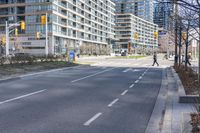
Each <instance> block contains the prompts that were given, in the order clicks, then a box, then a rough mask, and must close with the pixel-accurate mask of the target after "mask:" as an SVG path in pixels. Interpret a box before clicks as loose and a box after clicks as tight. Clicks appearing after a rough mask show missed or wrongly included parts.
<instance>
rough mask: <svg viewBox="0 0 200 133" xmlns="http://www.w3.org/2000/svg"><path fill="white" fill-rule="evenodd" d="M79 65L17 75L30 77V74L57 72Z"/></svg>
mask: <svg viewBox="0 0 200 133" xmlns="http://www.w3.org/2000/svg"><path fill="white" fill-rule="evenodd" d="M79 67H81V66H74V67H65V68H58V69H52V70H47V71H42V72H36V73H30V74H25V75H21V76H19V77H20V78H25V77H30V76H35V75H40V74H45V73H51V72H57V71H62V70H67V69H71V68H79Z"/></svg>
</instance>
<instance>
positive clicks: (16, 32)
mask: <svg viewBox="0 0 200 133" xmlns="http://www.w3.org/2000/svg"><path fill="white" fill-rule="evenodd" d="M15 36H16V37H17V36H18V29H17V28H15Z"/></svg>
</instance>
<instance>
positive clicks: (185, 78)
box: [174, 66, 200, 95]
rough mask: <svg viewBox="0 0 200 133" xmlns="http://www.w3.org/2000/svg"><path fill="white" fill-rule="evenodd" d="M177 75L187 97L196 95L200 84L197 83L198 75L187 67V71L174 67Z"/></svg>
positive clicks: (182, 67)
mask: <svg viewBox="0 0 200 133" xmlns="http://www.w3.org/2000/svg"><path fill="white" fill-rule="evenodd" d="M174 68H175V70H176V72H177V73H178V75H179V77H180V79H181V82H182V84H183V86H184V89H185V92H186V94H187V95H197V94H199V91H200V84H199V83H198V75H197V73H196V72H194V71H193V70H192V68H190V67H188V68H187V69H186V68H185V67H184V66H180V67H174Z"/></svg>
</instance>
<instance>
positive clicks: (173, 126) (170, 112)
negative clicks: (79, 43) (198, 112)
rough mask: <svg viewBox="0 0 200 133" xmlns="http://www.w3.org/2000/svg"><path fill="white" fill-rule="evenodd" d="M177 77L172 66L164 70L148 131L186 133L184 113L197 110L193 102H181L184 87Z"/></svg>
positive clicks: (154, 132)
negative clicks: (180, 97) (180, 84)
mask: <svg viewBox="0 0 200 133" xmlns="http://www.w3.org/2000/svg"><path fill="white" fill-rule="evenodd" d="M177 78H178V76H177V75H176V73H175V71H173V69H172V68H167V69H165V70H163V81H162V86H161V89H160V92H159V95H158V98H157V101H156V104H155V107H154V110H153V112H152V116H151V118H150V120H149V123H148V126H147V128H146V133H186V132H184V130H185V129H184V122H183V115H184V114H189V113H191V112H195V108H194V107H193V105H192V104H181V103H179V101H178V100H179V96H180V95H182V93H183V87H180V86H179V84H178V79H177ZM188 122H189V121H188Z"/></svg>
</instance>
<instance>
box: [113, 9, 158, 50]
mask: <svg viewBox="0 0 200 133" xmlns="http://www.w3.org/2000/svg"><path fill="white" fill-rule="evenodd" d="M115 21H116V26H115V33H116V38H118V41H117V42H116V45H115V47H114V49H115V52H117V51H118V52H119V50H123V51H128V50H129V48H128V47H130V48H131V49H132V53H134V52H136V53H137V51H138V53H147V52H150V51H152V50H153V49H154V48H155V49H156V48H157V47H158V38H157V37H156V36H155V34H157V31H158V26H157V25H156V24H154V23H151V22H149V21H146V20H144V19H141V18H140V17H137V16H135V15H133V14H131V13H124V14H116V20H115ZM128 44H129V46H128ZM131 49H130V50H131Z"/></svg>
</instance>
